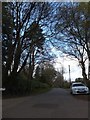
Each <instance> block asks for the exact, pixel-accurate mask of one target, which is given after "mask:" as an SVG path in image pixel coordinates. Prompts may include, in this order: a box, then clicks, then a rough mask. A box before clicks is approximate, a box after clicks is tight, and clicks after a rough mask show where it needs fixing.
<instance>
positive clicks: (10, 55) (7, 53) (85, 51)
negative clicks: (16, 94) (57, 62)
mask: <svg viewBox="0 0 90 120" xmlns="http://www.w3.org/2000/svg"><path fill="white" fill-rule="evenodd" d="M89 11H90V2H87V3H57V2H56V3H49V2H30V3H29V2H26V3H25V2H9V3H6V2H3V3H2V52H3V53H2V54H3V55H2V68H3V86H5V87H8V85H7V83H8V82H9V81H10V80H11V81H12V83H13V84H16V83H17V81H16V77H17V76H18V75H19V74H20V73H21V72H22V70H24V69H25V68H26V66H28V77H27V79H28V80H29V81H31V80H32V79H33V74H34V72H35V66H36V65H37V64H40V63H42V62H44V61H47V60H48V61H51V60H53V58H54V57H56V56H55V55H54V54H53V53H52V51H51V50H52V46H54V47H56V49H58V50H60V51H62V52H63V53H65V54H67V55H70V56H73V57H74V58H76V59H77V60H78V62H79V64H80V66H81V68H82V76H83V78H84V80H85V81H87V80H88V78H87V74H86V71H85V61H86V60H87V59H88V60H89V61H90V15H89ZM15 81H16V82H15ZM10 86H11V82H10Z"/></svg>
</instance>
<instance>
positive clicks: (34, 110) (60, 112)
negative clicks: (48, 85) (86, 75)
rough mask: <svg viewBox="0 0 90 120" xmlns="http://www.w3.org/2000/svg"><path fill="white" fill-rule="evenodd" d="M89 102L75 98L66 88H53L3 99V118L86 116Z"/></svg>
mask: <svg viewBox="0 0 90 120" xmlns="http://www.w3.org/2000/svg"><path fill="white" fill-rule="evenodd" d="M88 106H89V102H88V101H85V100H81V99H76V98H75V97H73V96H72V95H70V93H69V91H68V90H65V89H61V88H53V89H52V90H50V91H49V92H47V93H43V94H40V95H35V96H28V97H21V98H14V99H4V100H3V102H2V116H3V118H88V112H89V111H88V110H89V109H88Z"/></svg>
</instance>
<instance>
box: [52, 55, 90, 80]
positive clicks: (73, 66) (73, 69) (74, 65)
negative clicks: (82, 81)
mask: <svg viewBox="0 0 90 120" xmlns="http://www.w3.org/2000/svg"><path fill="white" fill-rule="evenodd" d="M87 63H88V62H86V65H87ZM69 65H70V76H71V80H72V81H74V80H75V79H76V78H78V77H81V78H82V69H81V67H80V66H79V64H78V61H77V60H76V59H70V57H67V56H64V57H58V58H56V59H55V64H54V66H55V68H56V69H57V70H60V69H61V67H64V69H65V73H64V78H65V79H66V80H69Z"/></svg>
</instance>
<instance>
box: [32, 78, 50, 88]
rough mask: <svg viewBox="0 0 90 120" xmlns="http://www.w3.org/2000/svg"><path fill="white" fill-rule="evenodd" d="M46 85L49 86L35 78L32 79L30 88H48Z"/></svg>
mask: <svg viewBox="0 0 90 120" xmlns="http://www.w3.org/2000/svg"><path fill="white" fill-rule="evenodd" d="M48 87H49V85H48V84H46V83H42V82H40V81H38V80H35V79H33V80H32V89H35V88H48Z"/></svg>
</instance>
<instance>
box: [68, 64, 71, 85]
mask: <svg viewBox="0 0 90 120" xmlns="http://www.w3.org/2000/svg"><path fill="white" fill-rule="evenodd" d="M68 67H69V82H70V83H71V76H70V74H71V71H70V65H68Z"/></svg>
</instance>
